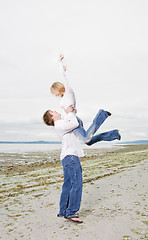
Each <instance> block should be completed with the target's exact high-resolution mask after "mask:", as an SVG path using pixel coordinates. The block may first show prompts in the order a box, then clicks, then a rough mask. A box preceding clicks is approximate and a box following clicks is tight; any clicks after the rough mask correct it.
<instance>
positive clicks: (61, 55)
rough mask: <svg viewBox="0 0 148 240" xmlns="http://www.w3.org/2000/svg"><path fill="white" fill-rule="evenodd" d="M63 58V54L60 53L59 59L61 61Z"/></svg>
mask: <svg viewBox="0 0 148 240" xmlns="http://www.w3.org/2000/svg"><path fill="white" fill-rule="evenodd" d="M63 58H64V55H63V54H60V57H59V61H60V62H61V61H62V60H63Z"/></svg>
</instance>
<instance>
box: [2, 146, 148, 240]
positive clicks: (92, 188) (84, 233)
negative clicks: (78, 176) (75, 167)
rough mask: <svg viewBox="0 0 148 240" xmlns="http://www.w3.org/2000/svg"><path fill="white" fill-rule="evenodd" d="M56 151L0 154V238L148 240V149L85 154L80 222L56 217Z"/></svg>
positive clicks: (124, 148)
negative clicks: (81, 221) (81, 220)
mask: <svg viewBox="0 0 148 240" xmlns="http://www.w3.org/2000/svg"><path fill="white" fill-rule="evenodd" d="M59 153H60V150H57V151H56V150H54V151H52V152H32V153H31V152H30V153H20V154H17V153H15V154H10V153H7V154H6V153H1V154H0V155H1V159H2V158H3V159H4V161H1V163H0V165H1V170H0V185H1V188H0V202H1V206H0V212H1V217H0V239H2V240H6V239H8V240H20V239H24V240H29V239H30V240H41V239H43V240H51V239H55V240H56V239H57V240H59V239H63V240H64V239H85V240H87V239H88V240H92V239H94V240H132V239H133V240H140V239H148V145H131V146H116V147H113V148H111V149H91V150H89V149H87V150H85V153H86V156H85V157H84V158H81V164H82V168H83V182H84V184H83V196H82V203H81V209H80V211H79V214H80V217H81V218H82V219H83V223H82V224H76V223H73V222H70V221H69V220H66V219H64V218H58V217H57V216H56V215H57V213H58V210H59V198H60V193H61V187H62V183H63V172H62V166H61V163H60V160H59Z"/></svg>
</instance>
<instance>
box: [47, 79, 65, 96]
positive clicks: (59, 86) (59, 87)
mask: <svg viewBox="0 0 148 240" xmlns="http://www.w3.org/2000/svg"><path fill="white" fill-rule="evenodd" d="M55 90H57V91H58V92H60V93H64V92H65V87H64V85H63V84H62V83H61V82H54V83H53V84H52V86H51V88H50V91H51V93H52V94H54V92H55Z"/></svg>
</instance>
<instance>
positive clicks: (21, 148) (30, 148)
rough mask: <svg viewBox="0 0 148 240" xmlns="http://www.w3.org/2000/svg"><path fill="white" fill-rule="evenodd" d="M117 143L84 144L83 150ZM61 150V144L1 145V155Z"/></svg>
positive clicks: (107, 146)
mask: <svg viewBox="0 0 148 240" xmlns="http://www.w3.org/2000/svg"><path fill="white" fill-rule="evenodd" d="M113 145H115V143H97V144H94V145H93V146H87V145H85V144H82V147H83V149H98V148H110V147H112V146H113ZM58 149H61V144H0V153H24V152H38V151H43V152H44V151H52V150H58Z"/></svg>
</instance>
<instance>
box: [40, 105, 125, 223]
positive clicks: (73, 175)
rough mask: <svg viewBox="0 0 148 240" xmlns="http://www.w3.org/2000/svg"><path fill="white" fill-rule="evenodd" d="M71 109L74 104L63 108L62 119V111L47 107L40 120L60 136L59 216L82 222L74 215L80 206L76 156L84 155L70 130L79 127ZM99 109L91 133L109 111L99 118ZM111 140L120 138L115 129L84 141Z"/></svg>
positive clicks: (79, 177) (77, 158) (77, 159)
mask: <svg viewBox="0 0 148 240" xmlns="http://www.w3.org/2000/svg"><path fill="white" fill-rule="evenodd" d="M73 111H74V107H73V106H72V105H71V106H69V107H68V108H67V109H66V110H65V113H66V114H63V118H61V114H59V113H57V112H56V111H51V110H47V111H46V112H45V114H44V116H43V120H44V123H45V124H47V125H48V126H54V127H55V130H56V131H57V133H58V135H59V136H60V138H61V139H62V150H61V155H60V159H61V162H62V165H63V172H64V183H63V186H62V193H61V198H60V211H59V214H58V216H59V217H65V218H67V219H70V220H72V221H74V222H77V223H82V222H83V221H82V220H81V219H80V218H79V217H78V215H76V212H77V211H78V210H79V209H80V204H81V196H82V167H81V164H80V161H79V157H82V156H84V153H83V149H82V147H81V144H80V142H79V139H78V137H77V136H76V135H75V134H74V132H73V130H74V129H75V128H77V127H78V126H79V123H78V120H77V118H76V117H75V114H74V113H73ZM102 111H104V110H101V111H99V112H98V114H97V115H96V117H95V118H94V121H93V123H92V125H91V126H90V128H89V129H92V128H94V129H93V131H94V132H95V131H96V130H97V129H98V127H99V126H100V125H101V124H102V123H103V122H104V120H105V119H106V118H107V116H110V115H111V114H110V113H109V112H105V111H104V112H105V113H106V114H103V116H104V117H103V118H102ZM100 116H101V123H100ZM114 139H119V140H120V134H119V131H118V130H112V131H109V132H106V133H101V134H98V135H96V136H94V137H92V139H91V141H90V142H89V143H87V144H88V145H92V144H94V143H96V142H98V141H112V140H114Z"/></svg>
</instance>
